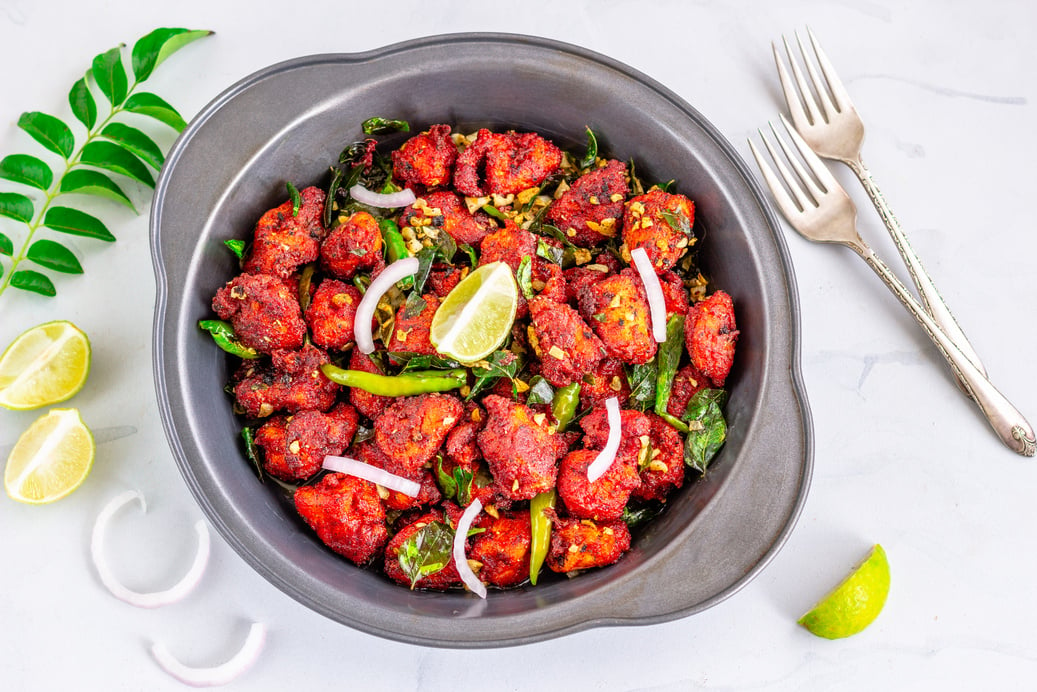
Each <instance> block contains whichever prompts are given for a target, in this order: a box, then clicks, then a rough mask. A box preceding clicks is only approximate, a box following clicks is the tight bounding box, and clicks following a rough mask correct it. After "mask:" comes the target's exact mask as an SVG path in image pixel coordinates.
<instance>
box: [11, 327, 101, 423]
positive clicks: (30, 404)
mask: <svg viewBox="0 0 1037 692" xmlns="http://www.w3.org/2000/svg"><path fill="white" fill-rule="evenodd" d="M89 374H90V340H89V339H87V337H86V334H84V333H83V332H82V331H80V329H79V328H78V327H76V325H74V324H72V323H71V322H66V321H64V320H59V321H56V322H47V323H45V324H40V325H37V326H35V327H33V328H32V329H30V330H28V331H26V332H24V333H22V335H21V336H19V337H18V338H17V339H15V340H14V341H13V342H11V345H10V346H8V347H7V349H6V350H5V351H4V353H3V355H2V356H0V406H3V407H4V408H9V409H14V410H16V411H25V410H28V409H34V408H40V407H42V406H49V405H51V404H56V403H58V402H59V401H65V400H66V399H69V398H70V397H72V396H73V395H74V394H75V393H76V392H78V391H79V390H80V389H82V388H83V383H85V382H86V377H87V375H89Z"/></svg>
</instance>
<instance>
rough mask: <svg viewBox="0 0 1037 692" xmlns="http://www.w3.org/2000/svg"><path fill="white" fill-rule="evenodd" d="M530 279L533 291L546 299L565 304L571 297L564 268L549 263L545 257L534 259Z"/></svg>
mask: <svg viewBox="0 0 1037 692" xmlns="http://www.w3.org/2000/svg"><path fill="white" fill-rule="evenodd" d="M530 269H531V270H530V278H531V279H532V281H531V283H532V284H533V290H534V291H535V292H536V293H537V294H538V295H541V296H543V297H544V298H548V299H549V300H553V301H555V302H556V303H564V302H565V301H566V299H567V298H568V295H569V288H568V285H567V284H566V281H565V274H564V273H563V272H562V268H561V267H560V266H558V265H557V264H555V263H554V262H549V261H548V260H545V259H544V258H543V257H534V258H533V265H532V267H531V268H530Z"/></svg>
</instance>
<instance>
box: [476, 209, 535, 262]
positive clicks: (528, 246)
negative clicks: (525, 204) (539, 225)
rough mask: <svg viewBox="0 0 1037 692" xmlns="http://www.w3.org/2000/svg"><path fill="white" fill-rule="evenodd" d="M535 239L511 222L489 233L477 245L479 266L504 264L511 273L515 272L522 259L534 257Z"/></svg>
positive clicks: (506, 222) (532, 235)
mask: <svg viewBox="0 0 1037 692" xmlns="http://www.w3.org/2000/svg"><path fill="white" fill-rule="evenodd" d="M536 251H537V237H536V236H535V235H534V234H533V233H530V232H529V231H527V230H525V229H522V228H519V227H518V226H516V225H515V224H514V222H512V221H511V220H508V221H505V222H504V228H502V229H500V230H499V231H495V232H493V233H490V234H489V235H488V236H486V237H485V238H483V241H482V243H481V244H480V245H479V266H482V265H484V264H490V263H491V262H504V263H506V264H507V265H508V266H509V267H511V271H513V272H517V271H518V268H519V265H520V264H522V258H523V257H536Z"/></svg>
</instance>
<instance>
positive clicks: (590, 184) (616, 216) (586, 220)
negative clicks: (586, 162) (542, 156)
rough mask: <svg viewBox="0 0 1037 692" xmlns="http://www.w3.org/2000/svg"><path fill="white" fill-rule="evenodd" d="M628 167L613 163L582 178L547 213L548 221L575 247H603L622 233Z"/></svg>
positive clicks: (627, 189)
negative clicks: (610, 239) (602, 245)
mask: <svg viewBox="0 0 1037 692" xmlns="http://www.w3.org/2000/svg"><path fill="white" fill-rule="evenodd" d="M626 174H627V167H626V166H625V165H624V164H623V163H622V162H621V161H609V162H608V163H606V164H605V165H604V166H602V167H601V168H596V169H594V170H593V171H591V172H589V173H585V174H583V175H581V176H580V177H579V178H577V179H576V180H574V181H573V184H572V187H570V188H569V189H568V190H566V191H565V192H564V193H562V196H561V197H559V198H558V199H557V200H556V201H555V203H554V204H552V205H551V206H550V208H549V209H548V210H547V220H548V221H549V222H550V223H552V224H554V225H555V226H557V227H558V228H559V229H561V231H562V232H563V233H565V235H566V236H567V237H568V238H569V240H570V241H571V242H572V243H573V244H574V245H579V246H581V247H594V246H596V245H601V244H602V243H604V242H605V241H606V240H608V239H609V238H613V237H615V235H616V234H617V233H618V232H619V230H620V227H621V225H622V219H623V200H624V199H626V196H627V193H628V192H629V188H628V186H627V178H626Z"/></svg>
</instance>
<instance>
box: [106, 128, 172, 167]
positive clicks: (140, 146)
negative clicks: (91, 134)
mask: <svg viewBox="0 0 1037 692" xmlns="http://www.w3.org/2000/svg"><path fill="white" fill-rule="evenodd" d="M101 136H102V137H104V138H106V139H110V140H111V141H113V142H115V143H116V144H120V145H122V147H123V148H125V149H127V150H129V151H130V152H132V153H134V154H136V155H137V156H139V157H140V158H141V159H142V160H143V161H144V163H146V164H148V165H150V166H151V167H152V168H155V169H159V168H162V162H163V161H164V160H165V156H164V155H163V154H162V149H160V148H159V146H158V145H157V144H155V140H153V139H152V138H151V137H148V136H147V135H146V134H144V133H143V132H141V131H140V130H138V129H137V128H135V127H130V126H129V125H124V124H122V123H110V124H108V125H106V126H105V128H104V129H103V130H101Z"/></svg>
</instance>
